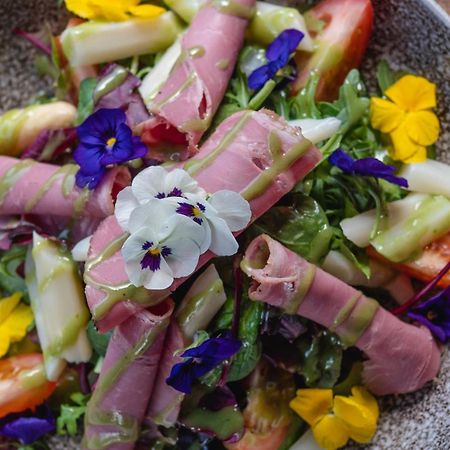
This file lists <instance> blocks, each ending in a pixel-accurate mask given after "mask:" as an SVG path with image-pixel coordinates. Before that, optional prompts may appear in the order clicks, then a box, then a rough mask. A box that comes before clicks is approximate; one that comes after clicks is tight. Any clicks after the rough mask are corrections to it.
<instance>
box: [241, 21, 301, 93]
mask: <svg viewBox="0 0 450 450" xmlns="http://www.w3.org/2000/svg"><path fill="white" fill-rule="evenodd" d="M304 36H305V35H304V34H303V33H302V32H301V31H298V30H295V29H287V30H284V31H283V32H281V33H280V34H279V35H278V36H277V37H276V38H275V39H274V40H273V42H272V43H271V44H270V45H269V47H268V48H267V50H266V57H267V60H268V63H267V64H264V65H263V66H261V67H259V68H258V69H256V70H254V71H253V72H252V73H251V74H250V76H249V77H248V86H249V88H250V89H253V90H255V91H256V90H259V89H261V88H262V87H263V86H264V85H265V84H266V82H267V81H269V80H270V79H271V78H273V77H274V76H275V75H276V73H277V72H278V71H279V70H280V69H282V68H283V67H284V66H286V64H287V63H288V62H289V59H290V56H291V54H292V53H293V52H294V51H295V49H296V48H297V46H298V44H299V43H300V41H301V40H302V39H303V38H304Z"/></svg>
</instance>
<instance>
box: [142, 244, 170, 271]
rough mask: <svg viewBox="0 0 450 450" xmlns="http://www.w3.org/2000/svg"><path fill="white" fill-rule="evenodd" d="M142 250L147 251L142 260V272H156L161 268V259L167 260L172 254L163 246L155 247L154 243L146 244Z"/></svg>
mask: <svg viewBox="0 0 450 450" xmlns="http://www.w3.org/2000/svg"><path fill="white" fill-rule="evenodd" d="M142 250H145V251H146V253H145V255H144V257H143V258H142V260H141V267H142V270H144V269H150V270H151V271H152V272H156V271H157V270H159V269H160V268H161V259H162V258H167V257H168V256H169V255H171V254H172V250H171V249H170V248H169V247H167V246H165V245H162V246H161V247H155V246H154V245H153V242H148V241H146V242H144V244H143V245H142Z"/></svg>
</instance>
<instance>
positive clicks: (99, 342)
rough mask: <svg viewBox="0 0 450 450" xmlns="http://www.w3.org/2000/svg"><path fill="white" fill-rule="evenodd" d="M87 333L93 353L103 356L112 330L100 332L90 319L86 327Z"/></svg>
mask: <svg viewBox="0 0 450 450" xmlns="http://www.w3.org/2000/svg"><path fill="white" fill-rule="evenodd" d="M87 335H88V338H89V341H90V343H91V345H92V347H93V349H94V350H95V353H97V355H98V356H102V357H104V356H105V355H106V349H107V347H108V343H109V340H110V339H111V336H112V331H109V332H108V333H100V332H98V331H97V329H96V328H95V324H94V322H93V321H92V320H90V321H89V323H88V327H87Z"/></svg>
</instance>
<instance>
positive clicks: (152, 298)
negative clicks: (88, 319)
mask: <svg viewBox="0 0 450 450" xmlns="http://www.w3.org/2000/svg"><path fill="white" fill-rule="evenodd" d="M127 238H128V234H122V235H121V236H119V237H118V238H117V239H115V240H113V241H112V242H110V243H109V244H108V245H107V246H106V247H105V249H104V250H103V251H102V252H100V253H99V254H98V255H97V256H95V257H94V258H92V259H89V260H88V261H86V264H85V269H84V282H85V283H86V284H89V285H90V286H92V287H95V288H97V289H100V290H102V291H103V292H104V293H105V298H104V299H103V300H102V301H101V302H99V303H98V304H97V305H96V307H95V308H94V310H93V312H92V316H93V318H94V320H101V319H102V318H103V317H105V315H106V314H108V312H109V311H110V310H111V308H112V307H113V306H114V305H115V304H116V303H118V302H120V301H123V300H129V299H133V301H134V302H136V303H140V304H144V305H146V306H150V305H155V304H157V303H159V302H160V301H161V300H162V299H164V298H165V297H167V291H166V290H164V291H158V292H156V293H154V292H151V291H149V290H147V289H145V288H143V287H136V286H134V285H132V284H131V283H130V282H129V281H128V282H125V283H122V284H118V285H112V286H111V285H107V284H104V283H99V282H98V281H96V280H95V279H94V278H93V277H92V276H91V274H90V272H91V271H92V269H93V268H94V267H96V266H98V265H99V264H101V263H102V262H103V261H105V260H106V259H108V258H110V257H111V256H113V255H114V254H115V253H117V252H118V251H119V250H120V249H121V248H122V246H123V244H124V243H125V241H126V240H127Z"/></svg>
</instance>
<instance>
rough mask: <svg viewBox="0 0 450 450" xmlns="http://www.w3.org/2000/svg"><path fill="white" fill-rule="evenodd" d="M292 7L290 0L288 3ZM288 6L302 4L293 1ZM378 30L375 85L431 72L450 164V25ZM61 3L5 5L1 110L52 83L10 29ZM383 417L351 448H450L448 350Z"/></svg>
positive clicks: (32, 24) (401, 4) (423, 11)
mask: <svg viewBox="0 0 450 450" xmlns="http://www.w3.org/2000/svg"><path fill="white" fill-rule="evenodd" d="M284 3H286V2H284ZM288 3H291V4H293V3H297V4H300V3H302V2H301V1H297V2H295V1H291V2H288ZM373 3H374V6H375V9H376V22H375V32H374V35H373V38H372V42H371V46H370V49H369V51H368V53H367V56H366V58H365V61H364V64H363V72H364V74H365V77H366V80H367V81H368V84H369V86H374V83H373V73H374V68H375V67H376V64H377V63H378V62H379V60H380V59H386V60H388V61H389V62H390V63H391V64H392V65H393V66H394V67H395V68H399V69H406V70H407V69H409V70H412V71H414V72H417V73H419V74H423V75H426V76H427V77H428V78H431V79H432V80H433V81H434V82H436V83H437V84H438V91H439V108H438V112H439V117H440V119H441V124H442V127H443V133H442V135H441V138H440V140H439V142H438V144H437V149H438V152H439V154H440V155H441V158H442V159H445V160H446V161H447V162H450V39H449V35H450V28H446V25H445V21H446V20H447V22H448V24H449V25H448V26H449V27H450V19H448V17H447V18H445V16H442V17H440V16H439V12H436V11H435V10H434V8H433V6H432V5H431V6H430V4H431V3H432V2H430V1H427V0H421V1H419V0H402V1H399V0H374V1H373ZM64 20H65V16H64V13H62V12H61V11H60V10H58V8H57V0H45V1H44V0H0V74H1V75H0V111H1V110H7V109H9V108H12V107H15V106H22V105H25V104H27V102H28V101H29V100H30V99H32V98H33V97H34V96H36V95H37V94H38V93H39V92H40V91H45V90H46V89H49V88H50V85H49V82H48V80H42V79H39V78H38V77H37V76H36V75H35V74H34V58H35V57H36V52H35V51H34V50H33V49H32V48H31V47H30V45H29V44H27V43H26V42H24V41H23V40H22V39H20V38H18V37H16V36H14V35H13V34H12V29H14V28H21V29H25V30H30V31H36V30H38V29H40V28H41V27H42V26H43V24H44V23H46V22H48V23H49V24H50V26H51V27H52V29H53V30H57V29H58V27H59V28H60V27H61V25H62V24H63V23H64ZM381 409H382V413H381V417H380V425H379V429H378V432H377V434H376V436H375V439H374V441H373V443H371V444H370V445H367V446H349V447H348V449H350V448H351V449H362V448H365V449H370V450H397V449H398V450H400V449H402V450H403V449H405V450H425V449H426V450H447V449H448V448H449V447H450V445H449V442H450V356H449V354H448V352H446V354H445V356H444V358H443V365H442V368H441V371H440V375H439V377H438V380H436V381H435V382H434V383H431V384H430V385H429V386H426V387H425V388H424V389H422V390H421V391H419V392H417V393H414V394H410V395H402V396H398V397H386V398H383V399H382V400H381ZM51 448H52V449H55V450H59V449H61V450H62V449H77V448H79V445H78V444H77V443H75V442H73V441H71V440H68V439H63V438H62V439H54V440H53V441H52V443H51Z"/></svg>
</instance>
